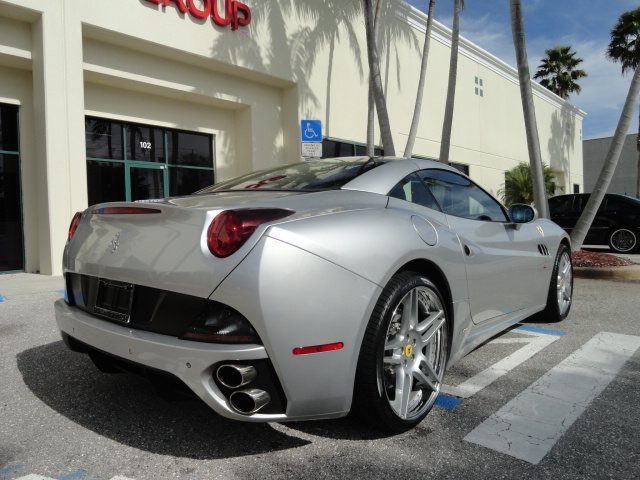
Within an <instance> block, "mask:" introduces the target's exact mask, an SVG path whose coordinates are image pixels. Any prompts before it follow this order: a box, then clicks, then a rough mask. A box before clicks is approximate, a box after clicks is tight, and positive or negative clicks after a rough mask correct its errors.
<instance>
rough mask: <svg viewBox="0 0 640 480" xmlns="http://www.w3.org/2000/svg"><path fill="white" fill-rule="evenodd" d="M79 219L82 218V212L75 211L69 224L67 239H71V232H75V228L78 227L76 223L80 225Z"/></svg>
mask: <svg viewBox="0 0 640 480" xmlns="http://www.w3.org/2000/svg"><path fill="white" fill-rule="evenodd" d="M80 220H82V212H76V214H75V215H74V216H73V218H72V219H71V225H69V237H68V239H69V240H71V238H72V237H73V234H74V233H76V229H77V228H78V225H80Z"/></svg>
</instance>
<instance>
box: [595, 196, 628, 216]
mask: <svg viewBox="0 0 640 480" xmlns="http://www.w3.org/2000/svg"><path fill="white" fill-rule="evenodd" d="M627 208H628V207H627ZM600 210H602V211H604V212H609V213H615V212H620V213H622V212H624V210H625V204H624V202H623V201H621V200H619V199H617V198H616V197H609V196H605V197H604V199H603V200H602V206H601V207H600ZM600 210H599V211H600Z"/></svg>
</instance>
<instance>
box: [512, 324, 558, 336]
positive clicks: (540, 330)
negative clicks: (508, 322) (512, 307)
mask: <svg viewBox="0 0 640 480" xmlns="http://www.w3.org/2000/svg"><path fill="white" fill-rule="evenodd" d="M516 330H524V331H525V332H537V333H546V334H547V335H556V336H557V337H564V336H565V335H566V334H567V332H563V331H562V330H551V329H548V328H539V327H532V326H531V325H520V326H519V327H518V328H516Z"/></svg>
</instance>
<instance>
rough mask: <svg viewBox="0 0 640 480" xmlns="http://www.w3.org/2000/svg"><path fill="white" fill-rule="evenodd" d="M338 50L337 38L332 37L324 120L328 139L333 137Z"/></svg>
mask: <svg viewBox="0 0 640 480" xmlns="http://www.w3.org/2000/svg"><path fill="white" fill-rule="evenodd" d="M335 49H336V37H335V36H334V35H331V40H329V67H328V68H327V94H326V97H325V98H326V104H327V106H326V108H325V120H324V128H325V135H326V136H327V137H330V136H331V125H330V124H329V121H330V119H331V83H332V80H333V57H334V56H335Z"/></svg>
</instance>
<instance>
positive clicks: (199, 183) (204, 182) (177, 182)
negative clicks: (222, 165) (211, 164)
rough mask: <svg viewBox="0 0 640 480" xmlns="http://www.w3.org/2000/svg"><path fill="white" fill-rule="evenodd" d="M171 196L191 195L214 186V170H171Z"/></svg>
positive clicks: (172, 168)
mask: <svg viewBox="0 0 640 480" xmlns="http://www.w3.org/2000/svg"><path fill="white" fill-rule="evenodd" d="M169 185H170V186H171V187H170V190H169V195H170V196H172V197H173V196H178V195H189V194H191V193H193V192H197V191H198V190H201V189H203V188H205V187H208V186H210V185H213V170H202V169H194V168H174V167H171V169H170V170H169Z"/></svg>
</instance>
